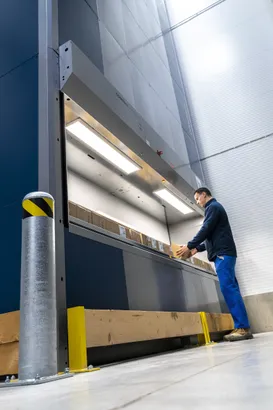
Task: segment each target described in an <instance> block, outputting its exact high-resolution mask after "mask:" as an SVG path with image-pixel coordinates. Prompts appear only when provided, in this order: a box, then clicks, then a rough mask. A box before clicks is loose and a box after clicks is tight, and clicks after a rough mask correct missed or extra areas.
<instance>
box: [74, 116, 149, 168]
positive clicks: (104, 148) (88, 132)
mask: <svg viewBox="0 0 273 410" xmlns="http://www.w3.org/2000/svg"><path fill="white" fill-rule="evenodd" d="M66 129H67V131H69V132H70V133H71V134H73V135H74V137H76V138H77V139H78V140H79V141H81V142H83V143H84V144H86V145H87V146H88V147H90V148H91V149H92V150H93V151H95V152H97V153H98V154H99V155H100V156H101V157H103V158H105V159H106V160H107V161H109V162H111V164H113V165H114V166H115V167H117V168H119V169H120V170H121V171H123V172H124V173H125V174H127V175H129V174H132V173H133V172H136V171H139V170H140V169H141V167H140V166H139V165H138V164H136V163H135V162H134V161H132V160H131V159H130V158H127V157H126V156H125V155H124V154H123V153H121V152H120V151H118V149H117V148H115V147H114V146H113V145H112V144H111V143H109V142H108V141H107V140H106V139H104V138H103V137H101V136H99V135H98V134H97V133H96V132H95V131H93V130H92V129H91V128H89V127H88V126H87V125H85V124H84V123H83V122H82V121H81V120H79V119H78V120H76V121H74V122H72V123H70V124H68V125H67V126H66Z"/></svg>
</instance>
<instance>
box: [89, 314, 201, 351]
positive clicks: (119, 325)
mask: <svg viewBox="0 0 273 410" xmlns="http://www.w3.org/2000/svg"><path fill="white" fill-rule="evenodd" d="M85 321H86V341H87V347H95V346H110V345H115V344H121V343H131V342H140V341H144V340H154V339H163V338H171V337H182V336H190V335H196V334H199V333H202V325H201V320H200V315H199V313H184V312H146V311H132V310H85Z"/></svg>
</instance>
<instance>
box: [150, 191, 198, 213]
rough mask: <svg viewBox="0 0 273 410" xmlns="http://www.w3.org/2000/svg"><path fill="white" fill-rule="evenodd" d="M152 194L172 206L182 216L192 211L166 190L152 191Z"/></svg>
mask: <svg viewBox="0 0 273 410" xmlns="http://www.w3.org/2000/svg"><path fill="white" fill-rule="evenodd" d="M154 194H155V195H157V196H159V198H161V199H163V200H164V201H166V202H167V203H168V204H170V205H171V206H173V207H174V208H175V209H177V210H178V211H180V212H181V213H182V214H184V215H187V214H190V213H191V212H193V209H191V208H190V207H188V206H187V205H185V204H184V202H182V201H181V200H180V199H178V198H177V197H176V196H174V195H173V194H172V193H171V192H170V191H168V190H167V189H160V190H159V191H154Z"/></svg>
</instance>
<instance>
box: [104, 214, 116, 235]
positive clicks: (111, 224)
mask: <svg viewBox="0 0 273 410" xmlns="http://www.w3.org/2000/svg"><path fill="white" fill-rule="evenodd" d="M104 219H105V229H106V230H107V231H109V232H112V233H115V234H117V235H119V224H118V223H117V222H115V221H111V219H107V218H104Z"/></svg>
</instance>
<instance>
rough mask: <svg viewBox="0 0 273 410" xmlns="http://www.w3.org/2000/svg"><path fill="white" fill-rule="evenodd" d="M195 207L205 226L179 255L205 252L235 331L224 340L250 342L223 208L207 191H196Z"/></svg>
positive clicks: (230, 235)
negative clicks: (217, 280)
mask: <svg viewBox="0 0 273 410" xmlns="http://www.w3.org/2000/svg"><path fill="white" fill-rule="evenodd" d="M194 198H195V201H196V203H197V204H198V205H200V206H202V207H203V208H205V219H204V223H203V225H202V227H201V229H200V231H199V232H198V233H197V235H196V236H195V237H194V238H193V240H192V241H190V242H189V243H188V245H186V246H182V247H181V249H180V250H179V251H178V256H182V257H183V255H184V256H185V255H188V254H189V253H191V255H195V254H196V253H197V252H203V251H205V250H207V253H208V259H209V260H210V261H213V262H214V264H215V268H216V272H217V275H218V278H219V283H220V288H221V291H222V293H223V295H224V298H225V301H226V304H227V306H228V308H229V311H230V313H231V315H232V317H233V321H234V327H235V330H233V332H231V333H230V334H229V335H227V336H225V337H224V340H226V341H232V342H234V341H239V340H246V339H252V338H253V335H252V333H251V330H250V326H249V321H248V317H247V312H246V308H245V305H244V301H243V298H242V296H241V293H240V289H239V285H238V282H237V279H236V276H235V264H236V257H237V252H236V246H235V243H234V239H233V235H232V231H231V228H230V224H229V220H228V216H227V214H226V211H225V209H224V208H223V206H222V205H221V204H219V202H217V201H216V199H214V198H213V197H212V195H211V192H210V191H209V190H208V189H207V188H199V189H197V190H196V191H195V194H194Z"/></svg>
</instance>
